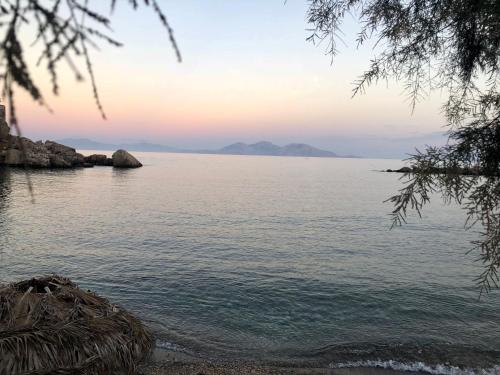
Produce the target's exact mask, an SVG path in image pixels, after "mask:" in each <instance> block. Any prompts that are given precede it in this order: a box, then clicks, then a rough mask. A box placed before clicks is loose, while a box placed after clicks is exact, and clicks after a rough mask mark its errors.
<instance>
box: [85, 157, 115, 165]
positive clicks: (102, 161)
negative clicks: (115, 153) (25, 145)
mask: <svg viewBox="0 0 500 375" xmlns="http://www.w3.org/2000/svg"><path fill="white" fill-rule="evenodd" d="M85 163H89V164H92V165H101V166H107V167H110V166H112V165H113V159H111V158H108V157H107V156H106V155H103V154H93V155H90V156H85Z"/></svg>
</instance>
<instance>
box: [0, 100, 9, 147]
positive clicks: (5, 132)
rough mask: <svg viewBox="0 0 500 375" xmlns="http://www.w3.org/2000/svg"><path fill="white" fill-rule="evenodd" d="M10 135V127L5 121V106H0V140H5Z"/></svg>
mask: <svg viewBox="0 0 500 375" xmlns="http://www.w3.org/2000/svg"><path fill="white" fill-rule="evenodd" d="M9 134H10V127H9V124H7V121H6V120H5V106H4V105H1V104H0V140H2V139H7V137H8V136H9Z"/></svg>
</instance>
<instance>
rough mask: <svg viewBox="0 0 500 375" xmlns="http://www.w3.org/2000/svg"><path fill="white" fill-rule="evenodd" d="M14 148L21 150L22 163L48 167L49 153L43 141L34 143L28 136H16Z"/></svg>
mask: <svg viewBox="0 0 500 375" xmlns="http://www.w3.org/2000/svg"><path fill="white" fill-rule="evenodd" d="M15 148H16V149H17V150H19V151H21V153H22V163H24V164H26V165H27V166H28V167H33V168H49V167H50V153H49V151H48V150H47V148H46V147H45V145H44V144H43V143H41V142H39V143H35V142H33V141H32V140H30V139H28V138H19V137H16V144H15ZM23 151H24V152H23ZM24 154H25V155H24ZM24 156H25V157H24Z"/></svg>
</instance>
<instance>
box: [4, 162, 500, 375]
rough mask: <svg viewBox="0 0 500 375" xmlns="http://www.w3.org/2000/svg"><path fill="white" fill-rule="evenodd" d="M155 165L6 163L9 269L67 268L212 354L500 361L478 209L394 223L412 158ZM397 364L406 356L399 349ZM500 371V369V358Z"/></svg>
mask: <svg viewBox="0 0 500 375" xmlns="http://www.w3.org/2000/svg"><path fill="white" fill-rule="evenodd" d="M137 156H138V157H139V159H140V160H141V161H142V162H143V163H144V164H145V166H144V168H141V169H137V170H116V169H113V168H106V167H96V168H93V169H79V170H72V171H36V172H32V173H31V174H30V177H31V180H32V183H33V186H34V189H35V199H36V202H35V203H34V204H33V203H31V200H30V197H29V194H28V190H27V183H26V177H25V175H24V172H22V171H15V170H0V249H1V252H0V265H1V268H0V281H11V280H16V279H19V278H22V277H29V276H32V275H33V274H47V273H58V274H63V275H66V276H69V277H70V278H72V279H74V280H75V281H77V282H78V283H79V284H80V285H81V286H83V287H86V288H91V289H93V290H96V291H97V292H99V293H101V294H103V295H106V296H108V297H109V298H110V299H112V300H113V301H115V302H117V303H120V304H122V305H123V306H125V307H127V308H128V309H130V310H132V311H134V312H135V313H136V314H138V315H139V316H141V317H142V318H143V319H144V320H146V321H147V322H148V324H149V325H150V326H151V327H152V328H153V330H154V331H155V333H156V335H157V337H158V345H159V346H164V347H169V348H171V349H172V348H173V349H175V350H186V351H190V352H195V353H198V354H199V355H205V356H217V357H219V356H222V357H225V358H228V357H229V358H244V359H260V360H269V361H301V362H310V363H316V364H331V365H332V366H340V365H349V364H351V365H359V364H372V365H373V364H379V365H387V364H389V365H391V364H392V365H394V363H399V364H404V363H407V364H409V363H418V362H423V363H424V364H425V365H429V366H434V367H432V369H433V371H434V370H435V371H436V372H440V371H441V372H443V371H445V369H444V368H441V367H439V368H438V367H435V366H436V365H437V364H439V363H441V364H447V365H448V367H450V366H452V365H455V366H461V367H482V368H489V369H491V368H494V366H495V365H497V364H499V363H500V355H499V353H500V352H499V351H500V325H499V322H500V293H498V292H496V293H493V294H491V295H488V296H486V297H484V298H483V299H481V301H478V289H477V287H476V285H475V283H474V278H475V277H476V276H477V275H478V274H479V273H480V271H481V269H480V265H479V264H477V263H475V262H474V259H475V254H469V255H466V252H467V250H468V249H469V248H470V244H469V241H470V240H472V239H474V238H475V234H474V233H465V232H464V230H463V223H464V219H465V216H464V214H463V212H462V211H461V210H460V209H459V208H457V207H453V206H451V207H450V206H444V205H442V204H441V203H440V202H439V201H438V200H436V202H435V203H433V204H432V205H431V206H429V207H428V209H427V210H426V211H425V213H424V218H423V219H422V220H419V219H418V218H416V217H414V216H412V217H410V220H409V224H408V225H406V226H404V227H402V228H396V229H394V230H389V227H390V218H389V216H388V213H389V212H390V210H391V207H390V205H388V204H384V203H383V201H384V199H386V198H387V197H388V196H389V195H390V194H391V193H394V192H395V191H396V190H397V189H398V188H399V187H400V183H399V182H398V177H399V176H398V175H395V174H389V173H380V172H377V170H381V169H385V168H396V167H398V166H400V162H398V161H395V160H366V159H359V160H356V159H319V158H288V157H253V156H216V155H190V154H155V153H143V154H140V153H138V154H137ZM390 361H392V362H390ZM493 371H497V373H498V372H500V370H498V367H497V368H496V370H493Z"/></svg>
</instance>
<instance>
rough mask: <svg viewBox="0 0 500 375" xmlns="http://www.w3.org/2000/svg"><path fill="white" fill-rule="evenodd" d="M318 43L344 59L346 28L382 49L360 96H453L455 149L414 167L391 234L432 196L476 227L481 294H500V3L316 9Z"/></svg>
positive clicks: (398, 1) (364, 1) (341, 4)
mask: <svg viewBox="0 0 500 375" xmlns="http://www.w3.org/2000/svg"><path fill="white" fill-rule="evenodd" d="M309 3H310V4H309V10H308V21H309V22H310V23H311V24H312V25H313V27H314V29H313V30H312V34H311V36H310V37H309V40H310V41H312V42H315V43H316V42H318V41H323V40H324V41H326V42H327V53H328V54H330V55H331V56H332V57H333V56H334V55H335V54H336V53H337V49H336V43H337V41H338V39H339V38H338V33H339V31H340V29H341V25H342V21H343V19H344V17H345V16H346V15H347V14H350V15H354V16H355V17H356V18H357V19H358V20H359V21H360V24H361V31H360V32H359V35H358V38H357V42H358V47H359V46H360V45H363V43H365V42H366V41H367V40H369V39H372V40H375V41H376V43H377V45H379V46H380V49H381V50H382V51H381V52H380V53H379V55H378V56H377V57H376V58H374V59H373V60H372V61H371V62H370V65H369V67H368V69H367V70H366V71H365V72H364V73H363V74H362V75H361V77H360V78H359V80H358V81H356V82H355V86H354V94H357V93H360V92H364V91H365V89H366V87H367V86H369V85H370V84H373V83H376V82H377V81H378V80H386V79H389V78H395V79H396V80H398V81H400V82H402V83H403V84H404V87H405V89H406V93H407V94H408V96H409V98H410V101H411V106H412V108H414V106H415V105H416V103H417V102H418V101H419V99H421V98H422V97H424V96H426V95H427V94H428V93H429V92H431V91H432V90H443V91H445V92H447V93H448V100H447V101H446V103H444V105H443V110H444V114H445V116H446V119H447V123H448V133H447V135H448V143H447V145H446V146H444V147H428V148H427V149H426V150H424V151H422V152H421V151H418V150H417V152H416V154H415V155H412V156H411V157H410V158H409V159H408V160H409V163H410V165H411V172H408V173H406V174H405V175H404V176H403V177H402V179H403V180H404V181H405V186H404V187H403V188H402V189H401V190H400V191H399V193H398V194H396V195H394V196H392V197H390V198H389V199H388V201H389V202H391V203H393V204H394V210H393V212H392V218H393V225H401V224H402V223H404V222H405V219H406V214H407V210H408V209H414V210H416V211H417V212H418V214H419V215H420V213H421V210H422V208H423V206H424V205H425V204H426V203H428V202H429V201H430V199H431V196H432V195H433V194H440V195H441V197H442V198H443V199H444V201H445V202H447V203H449V202H457V203H458V204H459V205H461V206H462V207H463V208H464V209H465V210H466V217H467V220H466V228H467V229H469V228H472V227H474V226H475V225H479V226H480V227H481V228H482V230H481V234H480V236H481V237H480V238H479V239H478V240H477V241H476V242H474V249H478V250H479V260H480V261H481V262H483V264H484V267H485V268H484V272H483V273H482V274H481V275H480V276H479V277H478V282H479V285H480V286H481V291H490V290H491V288H492V287H498V286H499V281H500V279H499V268H500V94H499V92H498V85H499V65H500V1H498V0H405V1H403V0H310V1H309Z"/></svg>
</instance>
